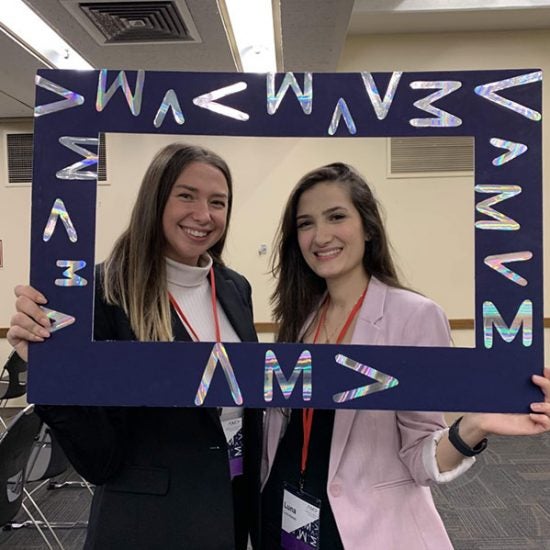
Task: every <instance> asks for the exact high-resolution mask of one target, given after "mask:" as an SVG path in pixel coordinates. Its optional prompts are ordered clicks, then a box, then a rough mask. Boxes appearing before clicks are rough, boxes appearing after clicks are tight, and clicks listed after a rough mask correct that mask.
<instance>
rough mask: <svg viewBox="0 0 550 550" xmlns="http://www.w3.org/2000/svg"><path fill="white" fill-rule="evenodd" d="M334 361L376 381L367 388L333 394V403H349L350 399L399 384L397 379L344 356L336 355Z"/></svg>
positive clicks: (362, 387)
mask: <svg viewBox="0 0 550 550" xmlns="http://www.w3.org/2000/svg"><path fill="white" fill-rule="evenodd" d="M335 359H336V362H337V363H339V364H340V365H343V366H344V367H347V368H348V369H352V370H354V371H357V372H360V373H361V374H364V375H365V376H368V377H369V378H372V379H373V380H376V382H375V383H374V384H369V385H367V386H359V387H358V388H354V389H352V390H347V391H343V392H340V393H335V394H334V395H333V396H332V400H333V401H334V402H335V403H345V402H346V401H351V400H352V399H358V398H359V397H364V396H365V395H368V394H369V393H376V392H379V391H384V390H390V389H391V388H395V386H397V385H398V384H399V380H398V379H397V378H394V377H393V376H391V375H389V374H385V373H383V372H380V371H379V370H376V369H373V368H372V367H369V366H367V365H363V364H362V363H359V362H358V361H355V360H353V359H350V358H349V357H346V356H345V355H341V354H338V355H336V357H335Z"/></svg>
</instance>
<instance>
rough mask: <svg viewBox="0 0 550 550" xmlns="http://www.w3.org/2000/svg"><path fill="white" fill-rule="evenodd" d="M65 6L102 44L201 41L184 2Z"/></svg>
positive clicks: (87, 3)
mask: <svg viewBox="0 0 550 550" xmlns="http://www.w3.org/2000/svg"><path fill="white" fill-rule="evenodd" d="M64 4H65V7H66V8H67V9H69V10H70V11H71V12H72V13H73V15H74V16H75V17H76V18H77V19H78V20H79V21H80V22H81V23H82V24H83V25H84V26H85V27H86V29H87V30H88V31H89V32H90V33H91V34H92V35H93V36H94V38H95V39H96V40H97V41H98V42H100V43H102V44H144V43H146V44H151V43H159V42H160V43H163V42H197V41H199V37H198V33H197V31H196V27H195V25H194V24H193V21H192V19H191V14H190V13H189V10H188V9H187V6H186V5H185V3H184V2H183V0H167V1H160V0H159V1H154V0H150V1H148V2H145V1H143V2H135V1H117V2H110V1H108V2H106V1H103V2H79V3H78V4H76V5H75V4H74V3H72V2H67V1H65V2H64ZM75 8H76V9H75Z"/></svg>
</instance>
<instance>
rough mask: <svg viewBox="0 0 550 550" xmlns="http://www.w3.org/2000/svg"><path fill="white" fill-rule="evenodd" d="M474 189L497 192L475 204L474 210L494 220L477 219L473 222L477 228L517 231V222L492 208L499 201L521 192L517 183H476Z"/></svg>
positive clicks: (480, 191)
mask: <svg viewBox="0 0 550 550" xmlns="http://www.w3.org/2000/svg"><path fill="white" fill-rule="evenodd" d="M474 190H475V191H476V192H477V193H498V195H496V196H494V197H490V198H488V199H485V200H484V201H481V202H478V203H477V204H476V210H477V211H478V212H479V213H480V214H485V215H486V216H491V218H494V220H480V221H477V222H476V223H475V226H476V228H477V229H496V230H497V231H517V230H518V229H519V227H520V225H519V223H518V222H516V221H515V220H513V219H512V218H510V217H508V216H506V215H505V214H502V213H501V212H498V211H497V210H495V209H494V208H492V206H493V205H495V204H498V203H499V202H502V201H505V200H506V199H510V198H512V197H515V196H516V195H519V194H520V193H521V187H520V186H519V185H476V186H475V187H474Z"/></svg>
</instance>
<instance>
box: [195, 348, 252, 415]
mask: <svg viewBox="0 0 550 550" xmlns="http://www.w3.org/2000/svg"><path fill="white" fill-rule="evenodd" d="M218 362H219V363H221V366H222V370H223V373H224V374H225V379H226V380H227V383H228V384H229V389H230V390H231V397H232V398H233V401H234V402H235V404H236V405H242V404H243V396H242V394H241V388H240V387H239V383H238V382H237V378H236V377H235V372H234V371H233V367H232V366H231V362H230V361H229V356H228V355H227V350H226V349H225V346H224V345H223V344H222V343H221V342H217V343H216V344H214V347H213V348H212V352H211V353H210V357H209V358H208V362H207V363H206V367H205V368H204V372H203V375H202V379H201V381H200V384H199V387H198V389H197V395H196V396H195V405H202V404H203V403H204V400H205V399H206V396H207V394H208V390H209V389H210V384H211V382H212V378H213V376H214V372H215V371H216V365H217V364H218Z"/></svg>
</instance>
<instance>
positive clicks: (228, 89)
mask: <svg viewBox="0 0 550 550" xmlns="http://www.w3.org/2000/svg"><path fill="white" fill-rule="evenodd" d="M247 87H248V85H247V83H246V82H237V83H235V84H231V85H230V86H224V87H223V88H219V89H218V90H214V91H213V92H208V93H207V94H202V95H199V96H197V97H196V98H194V99H193V104H194V105H196V106H197V107H201V109H208V110H209V111H212V112H214V113H218V114H219V115H223V116H226V117H229V118H234V119H235V120H240V121H242V122H246V121H247V120H248V119H249V118H250V116H249V115H248V114H247V113H243V112H242V111H239V110H238V109H233V107H228V106H227V105H222V104H221V103H216V101H215V100H216V99H221V98H222V97H225V96H227V95H231V94H236V93H237V92H242V91H243V90H246V88H247Z"/></svg>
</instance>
